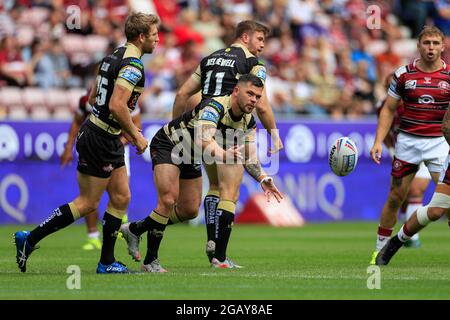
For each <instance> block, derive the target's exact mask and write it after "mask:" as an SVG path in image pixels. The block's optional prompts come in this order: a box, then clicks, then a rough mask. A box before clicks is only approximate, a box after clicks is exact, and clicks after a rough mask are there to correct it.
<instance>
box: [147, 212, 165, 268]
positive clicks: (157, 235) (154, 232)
mask: <svg viewBox="0 0 450 320" xmlns="http://www.w3.org/2000/svg"><path fill="white" fill-rule="evenodd" d="M150 220H151V222H150V228H149V229H148V232H147V254H146V255H145V259H144V264H149V263H151V262H152V261H153V260H155V259H158V250H159V245H160V244H161V240H162V238H163V235H164V230H165V229H166V224H162V223H159V222H157V221H155V220H153V219H151V218H150Z"/></svg>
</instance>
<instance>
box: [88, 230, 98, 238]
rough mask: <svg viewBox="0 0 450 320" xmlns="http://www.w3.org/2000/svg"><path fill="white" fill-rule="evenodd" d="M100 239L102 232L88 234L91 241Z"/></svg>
mask: <svg viewBox="0 0 450 320" xmlns="http://www.w3.org/2000/svg"><path fill="white" fill-rule="evenodd" d="M99 237H100V232H98V231H95V232H89V233H88V238H89V239H98V238H99Z"/></svg>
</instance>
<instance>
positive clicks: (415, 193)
mask: <svg viewBox="0 0 450 320" xmlns="http://www.w3.org/2000/svg"><path fill="white" fill-rule="evenodd" d="M422 198H423V190H422V189H421V188H416V187H411V189H409V192H408V200H410V199H413V200H414V201H420V202H422Z"/></svg>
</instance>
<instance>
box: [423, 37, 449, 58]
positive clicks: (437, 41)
mask: <svg viewBox="0 0 450 320" xmlns="http://www.w3.org/2000/svg"><path fill="white" fill-rule="evenodd" d="M418 48H419V52H420V56H421V58H422V59H423V60H425V61H427V62H435V61H436V60H438V59H440V58H441V52H442V50H443V48H444V44H443V42H442V38H441V37H440V36H438V35H436V36H434V35H429V36H428V35H425V36H423V37H422V39H421V40H420V42H419V45H418Z"/></svg>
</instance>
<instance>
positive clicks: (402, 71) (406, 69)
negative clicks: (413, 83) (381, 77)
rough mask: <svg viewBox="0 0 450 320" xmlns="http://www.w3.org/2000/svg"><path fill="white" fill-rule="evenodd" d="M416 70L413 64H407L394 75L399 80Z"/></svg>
mask: <svg viewBox="0 0 450 320" xmlns="http://www.w3.org/2000/svg"><path fill="white" fill-rule="evenodd" d="M413 69H415V67H414V65H413V64H412V63H410V64H405V65H403V66H401V67H398V68H397V69H396V70H395V71H394V75H395V77H396V78H397V79H399V78H400V77H401V76H402V75H406V74H407V73H408V72H409V71H410V70H413Z"/></svg>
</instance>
